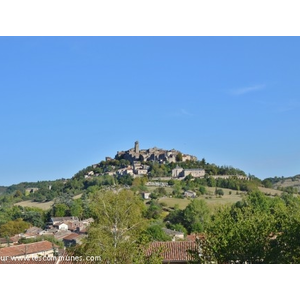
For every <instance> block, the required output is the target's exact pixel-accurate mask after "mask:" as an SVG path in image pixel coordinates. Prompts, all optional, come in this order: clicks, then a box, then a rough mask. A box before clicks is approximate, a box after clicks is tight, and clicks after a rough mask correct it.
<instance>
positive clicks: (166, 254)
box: [146, 241, 197, 263]
mask: <svg viewBox="0 0 300 300" xmlns="http://www.w3.org/2000/svg"><path fill="white" fill-rule="evenodd" d="M196 247H197V245H196V244H195V242H193V241H178V242H153V243H151V244H150V247H149V249H148V251H147V252H146V255H151V254H152V253H153V252H154V251H159V250H160V249H161V250H162V257H163V263H187V262H188V261H189V260H191V259H192V256H191V255H190V254H189V253H188V250H195V249H196Z"/></svg>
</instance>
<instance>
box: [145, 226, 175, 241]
mask: <svg viewBox="0 0 300 300" xmlns="http://www.w3.org/2000/svg"><path fill="white" fill-rule="evenodd" d="M145 233H146V234H147V235H148V237H149V239H150V240H151V241H171V237H170V236H168V235H167V234H166V233H165V232H164V231H163V230H162V227H161V226H160V225H159V224H153V225H151V226H149V227H148V228H147V229H146V231H145Z"/></svg>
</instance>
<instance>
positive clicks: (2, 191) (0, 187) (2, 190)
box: [0, 186, 7, 195]
mask: <svg viewBox="0 0 300 300" xmlns="http://www.w3.org/2000/svg"><path fill="white" fill-rule="evenodd" d="M6 190H7V187H5V186H0V195H2V194H4V193H5V192H6Z"/></svg>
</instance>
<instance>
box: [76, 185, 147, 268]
mask: <svg viewBox="0 0 300 300" xmlns="http://www.w3.org/2000/svg"><path fill="white" fill-rule="evenodd" d="M90 207H91V211H92V215H93V217H94V219H95V222H94V223H92V225H91V227H90V228H89V231H88V237H87V238H86V239H85V240H84V241H83V244H82V245H81V246H80V247H79V248H77V249H76V253H78V254H80V255H82V256H83V257H86V256H94V255H97V256H100V257H101V263H108V264H114V263H116V264H122V263H123V264H129V263H142V262H145V261H146V260H147V259H146V257H145V247H147V244H146V243H144V242H143V241H142V240H141V232H143V231H144V229H145V228H146V221H145V219H144V218H143V217H142V215H143V211H144V204H143V202H142V201H141V200H140V199H139V198H138V197H137V196H136V195H134V193H133V192H132V191H130V190H121V191H120V192H118V193H117V192H113V191H105V192H97V193H95V194H94V195H93V196H92V199H91V204H90Z"/></svg>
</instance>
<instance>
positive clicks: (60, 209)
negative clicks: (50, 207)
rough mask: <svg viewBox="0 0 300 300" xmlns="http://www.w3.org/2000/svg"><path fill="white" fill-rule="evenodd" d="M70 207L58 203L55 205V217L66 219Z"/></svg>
mask: <svg viewBox="0 0 300 300" xmlns="http://www.w3.org/2000/svg"><path fill="white" fill-rule="evenodd" d="M68 209H69V207H68V206H67V205H66V204H64V203H58V204H55V205H54V217H65V216H66V215H67V212H68Z"/></svg>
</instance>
